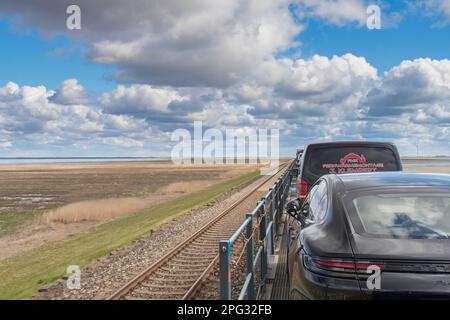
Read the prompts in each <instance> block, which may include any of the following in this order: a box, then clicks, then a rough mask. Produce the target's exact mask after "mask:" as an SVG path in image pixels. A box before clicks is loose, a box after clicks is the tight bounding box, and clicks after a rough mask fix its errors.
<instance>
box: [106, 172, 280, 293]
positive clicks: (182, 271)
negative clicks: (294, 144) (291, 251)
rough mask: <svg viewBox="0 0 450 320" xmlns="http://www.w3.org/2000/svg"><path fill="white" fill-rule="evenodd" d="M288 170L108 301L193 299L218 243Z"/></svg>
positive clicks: (213, 262) (268, 180) (210, 268)
mask: <svg viewBox="0 0 450 320" xmlns="http://www.w3.org/2000/svg"><path fill="white" fill-rule="evenodd" d="M286 168H287V164H283V165H282V167H281V168H280V169H279V170H278V172H277V173H276V174H274V175H273V176H271V177H269V178H266V179H264V180H263V181H262V182H261V183H259V184H257V185H256V186H255V188H253V189H252V190H251V191H249V192H248V193H247V194H245V196H244V197H242V198H241V199H240V200H239V201H237V202H235V203H234V204H233V205H232V206H230V207H229V208H227V209H225V210H224V211H223V212H222V213H220V214H219V215H218V216H216V217H215V218H214V219H213V220H212V221H210V222H209V223H208V224H206V225H205V226H203V227H202V228H201V229H200V230H198V231H197V232H196V233H194V234H193V235H192V236H190V237H189V238H188V239H186V240H185V241H183V242H182V243H180V244H179V245H177V246H176V247H175V248H174V249H172V250H171V251H170V252H168V253H167V254H166V255H165V256H163V257H162V258H161V259H160V260H158V261H157V262H155V263H154V264H152V265H151V266H149V267H148V268H146V269H145V270H144V271H143V272H141V273H140V274H139V275H137V276H136V277H135V278H134V279H132V280H131V281H130V282H128V283H127V284H125V285H124V286H123V287H122V288H120V289H119V290H118V291H116V292H115V293H114V294H112V295H111V296H110V297H109V298H108V299H109V300H150V299H177V300H178V299H192V298H194V297H195V294H196V291H197V289H198V288H199V287H200V285H201V284H202V282H203V280H204V279H206V278H207V277H208V276H209V275H210V274H211V272H212V271H213V270H214V267H215V266H216V264H217V260H218V256H217V254H218V243H219V240H222V239H227V238H229V237H230V236H231V235H232V234H233V232H234V231H235V230H236V229H237V228H238V227H239V226H240V225H241V223H242V222H243V219H244V216H245V214H246V213H247V212H249V211H251V210H252V209H253V208H254V207H255V205H256V203H257V201H258V200H260V198H261V197H262V196H263V195H264V194H265V193H266V192H267V190H268V188H269V187H271V186H272V185H273V184H274V183H275V181H276V180H277V179H278V177H279V176H280V175H281V174H282V173H283V171H284V170H285V169H286Z"/></svg>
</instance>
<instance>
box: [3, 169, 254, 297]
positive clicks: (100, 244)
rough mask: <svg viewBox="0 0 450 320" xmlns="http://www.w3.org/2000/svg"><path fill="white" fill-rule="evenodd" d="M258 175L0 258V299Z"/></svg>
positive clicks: (28, 291)
mask: <svg viewBox="0 0 450 320" xmlns="http://www.w3.org/2000/svg"><path fill="white" fill-rule="evenodd" d="M258 177H259V170H258V171H254V172H252V173H248V174H246V175H243V176H240V177H237V178H233V179H230V180H228V181H225V182H222V183H219V184H217V185H214V186H212V187H210V188H208V189H206V190H202V191H199V192H195V193H192V194H189V195H186V196H183V197H180V198H177V199H175V200H172V201H169V202H166V203H162V204H158V205H155V206H152V207H150V208H146V209H142V210H139V211H138V212H136V213H135V214H133V215H131V216H128V217H125V218H121V219H117V220H113V221H111V222H107V223H104V224H101V225H99V226H96V227H93V228H91V229H90V230H89V231H88V232H86V233H82V234H77V235H73V236H69V237H68V238H66V239H64V240H60V241H53V242H49V243H46V244H44V245H42V246H41V247H39V248H36V249H32V250H30V251H27V252H24V253H21V254H19V255H16V256H13V257H10V258H7V259H5V260H3V261H0V299H26V298H31V297H32V296H33V295H34V294H35V293H36V292H37V290H38V288H39V287H40V286H41V285H43V284H46V283H50V282H52V281H54V280H56V279H58V278H60V277H61V276H62V275H64V274H65V272H66V268H67V266H69V265H79V266H84V265H86V264H87V263H89V262H90V261H92V260H94V259H96V258H98V257H101V256H104V255H107V254H108V253H109V252H111V251H113V250H115V249H117V248H120V247H122V246H124V245H127V244H129V243H131V242H132V241H133V240H135V239H137V238H139V237H141V236H143V235H145V234H147V233H148V232H150V231H152V230H155V229H156V228H158V227H159V226H161V225H162V224H164V223H166V222H169V221H170V220H172V219H174V218H176V217H177V216H180V215H182V214H184V213H186V212H188V211H190V210H192V209H194V208H198V207H200V206H202V205H205V204H207V203H210V202H212V201H214V200H215V199H217V198H218V197H219V196H221V195H222V194H224V193H225V192H228V191H230V190H233V189H235V188H237V187H239V186H242V185H245V184H247V183H249V182H251V181H254V180H255V179H257V178H258Z"/></svg>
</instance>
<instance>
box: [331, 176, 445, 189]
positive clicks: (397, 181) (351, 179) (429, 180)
mask: <svg viewBox="0 0 450 320" xmlns="http://www.w3.org/2000/svg"><path fill="white" fill-rule="evenodd" d="M330 176H334V177H336V179H339V180H340V181H341V182H342V183H343V185H344V187H345V189H346V190H355V189H362V188H377V187H396V186H402V187H421V186H422V187H423V186H427V187H441V188H442V187H443V188H450V175H449V174H436V173H413V172H404V171H403V172H402V171H392V172H372V173H347V174H336V175H330Z"/></svg>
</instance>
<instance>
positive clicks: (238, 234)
mask: <svg viewBox="0 0 450 320" xmlns="http://www.w3.org/2000/svg"><path fill="white" fill-rule="evenodd" d="M294 166H295V161H293V162H292V163H291V164H290V165H289V167H288V168H287V170H286V171H285V172H284V173H283V175H282V176H281V177H280V178H278V180H277V182H276V183H275V184H274V186H273V187H272V188H270V189H269V191H268V192H267V194H266V195H265V196H264V197H263V198H261V200H260V201H259V202H258V204H257V206H256V208H255V209H253V211H252V212H251V213H248V214H247V215H246V219H245V221H244V222H243V223H242V225H241V226H240V227H239V228H238V229H237V230H236V231H235V233H234V234H233V235H232V236H231V238H229V239H228V240H221V241H219V277H220V287H219V290H220V298H221V299H222V300H231V299H232V298H233V287H232V269H239V268H240V267H243V266H242V265H241V264H240V261H241V258H242V257H243V256H244V254H245V257H246V259H245V260H246V261H245V267H243V269H245V271H244V275H245V277H244V279H242V280H243V281H244V282H243V285H242V289H241V290H240V292H239V295H238V300H244V299H247V300H253V299H256V298H257V297H258V296H259V295H260V292H261V289H262V288H263V286H264V283H265V281H266V276H267V271H268V270H267V259H268V254H269V253H270V254H274V244H275V241H276V237H277V230H278V226H279V224H280V222H281V215H282V213H283V208H284V204H285V202H286V199H287V196H288V193H289V187H290V184H291V180H292V175H291V171H292V168H293V167H294ZM242 238H243V241H242V250H241V251H240V253H238V254H237V257H238V258H237V259H236V261H233V262H232V261H231V258H232V249H233V245H234V244H235V243H236V242H237V240H238V239H242ZM254 238H257V239H256V241H255V239H254ZM254 252H256V254H254ZM233 267H234V268H233ZM257 270H258V272H257ZM239 271H240V270H238V272H239ZM241 273H242V271H241ZM256 288H257V289H258V290H255V289H256ZM235 296H236V294H235Z"/></svg>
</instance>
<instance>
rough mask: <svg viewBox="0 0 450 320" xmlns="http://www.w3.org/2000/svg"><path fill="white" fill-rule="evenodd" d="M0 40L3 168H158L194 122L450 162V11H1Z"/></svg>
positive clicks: (221, 3)
mask: <svg viewBox="0 0 450 320" xmlns="http://www.w3.org/2000/svg"><path fill="white" fill-rule="evenodd" d="M71 4H76V5H78V6H79V7H80V9H81V15H80V17H81V29H79V30H77V29H75V30H69V29H68V28H67V26H66V20H67V18H68V17H69V15H68V14H67V13H66V9H67V7H68V6H69V5H71ZM370 5H377V6H378V7H379V8H380V12H381V16H380V19H381V28H380V29H369V28H368V27H367V23H366V22H367V20H368V18H370V17H369V16H370V14H368V13H367V8H368V6H370ZM0 39H1V41H2V49H1V50H0V157H27V156H33V157H39V156H43V157H45V156H51V157H73V156H168V155H170V152H171V149H172V148H173V146H174V143H175V142H174V141H171V135H172V133H173V132H174V130H177V129H188V130H192V126H193V124H194V121H202V123H203V126H204V129H205V130H206V129H208V128H213V129H219V130H225V129H226V128H234V129H237V130H239V131H240V132H243V133H246V132H251V130H255V129H256V130H263V129H269V130H270V129H279V130H280V154H281V155H282V156H289V155H293V154H295V149H296V148H298V147H300V146H302V145H304V144H306V143H309V142H318V141H333V140H382V141H392V142H394V143H395V144H396V145H397V146H398V148H399V150H400V152H401V154H402V155H416V153H417V146H418V147H419V152H420V154H421V155H449V152H450V60H448V59H450V41H449V39H450V0H420V1H409V0H400V1H375V0H373V1H366V0H320V1H319V0H298V1H285V0H279V1H273V0H215V1H210V0H190V1H177V0H167V1H154V0H150V1H149V0H133V1H129V2H128V3H127V5H126V6H124V4H123V1H120V0H95V1H89V0H78V1H77V0H71V1H68V0H41V1H39V2H37V1H33V0H23V1H12V0H4V1H2V2H1V3H0Z"/></svg>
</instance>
